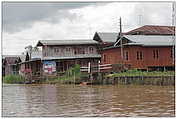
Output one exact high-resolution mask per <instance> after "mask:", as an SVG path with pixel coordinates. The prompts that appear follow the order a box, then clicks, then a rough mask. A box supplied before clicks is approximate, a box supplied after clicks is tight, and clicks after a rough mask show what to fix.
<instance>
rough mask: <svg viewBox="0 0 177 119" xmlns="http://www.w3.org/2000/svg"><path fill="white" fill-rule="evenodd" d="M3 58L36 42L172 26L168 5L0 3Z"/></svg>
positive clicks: (127, 3)
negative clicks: (0, 9)
mask: <svg viewBox="0 0 177 119" xmlns="http://www.w3.org/2000/svg"><path fill="white" fill-rule="evenodd" d="M2 8H3V9H2V10H3V14H2V22H3V24H2V26H3V27H2V28H3V29H2V31H3V33H2V45H3V55H13V54H14V55H17V54H18V55H19V54H21V53H22V52H23V51H24V48H25V46H27V45H33V46H35V45H36V43H37V41H38V40H64V39H92V38H93V35H94V33H95V32H96V31H97V32H119V21H118V20H119V17H120V16H121V17H122V25H123V32H126V31H128V30H131V29H134V28H137V27H139V26H143V25H165V26H167V25H172V3H170V2H82V3H81V2H80V3H79V2H73V3H70V2H67V3H62V2H58V3H27V2H26V3H19V2H16V3H15V2H13V3H10V2H3V4H2Z"/></svg>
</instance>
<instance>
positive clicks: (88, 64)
mask: <svg viewBox="0 0 177 119" xmlns="http://www.w3.org/2000/svg"><path fill="white" fill-rule="evenodd" d="M90 69H91V68H90V62H89V63H88V73H90V72H91V70H90Z"/></svg>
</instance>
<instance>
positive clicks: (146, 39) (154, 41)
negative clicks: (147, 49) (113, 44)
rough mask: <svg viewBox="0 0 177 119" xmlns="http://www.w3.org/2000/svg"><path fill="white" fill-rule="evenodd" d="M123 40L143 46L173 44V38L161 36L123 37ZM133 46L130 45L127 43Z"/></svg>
mask: <svg viewBox="0 0 177 119" xmlns="http://www.w3.org/2000/svg"><path fill="white" fill-rule="evenodd" d="M124 37H125V38H127V39H129V40H130V41H132V42H134V43H133V44H134V45H135V44H139V45H143V46H171V45H174V44H175V42H174V40H173V36H161V35H124ZM129 44H130V45H133V44H132V43H129Z"/></svg>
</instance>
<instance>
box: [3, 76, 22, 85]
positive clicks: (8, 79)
mask: <svg viewBox="0 0 177 119" xmlns="http://www.w3.org/2000/svg"><path fill="white" fill-rule="evenodd" d="M3 83H11V84H23V83H25V78H24V77H22V76H20V75H7V76H5V77H3Z"/></svg>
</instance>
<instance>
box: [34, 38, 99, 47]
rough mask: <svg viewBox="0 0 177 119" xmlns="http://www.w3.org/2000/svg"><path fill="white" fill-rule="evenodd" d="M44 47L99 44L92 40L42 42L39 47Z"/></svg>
mask: <svg viewBox="0 0 177 119" xmlns="http://www.w3.org/2000/svg"><path fill="white" fill-rule="evenodd" d="M40 43H41V44H43V45H84V44H86V45H87V44H98V42H96V41H94V40H92V39H90V40H88V39H83V40H40V41H39V42H38V44H37V46H40Z"/></svg>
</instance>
